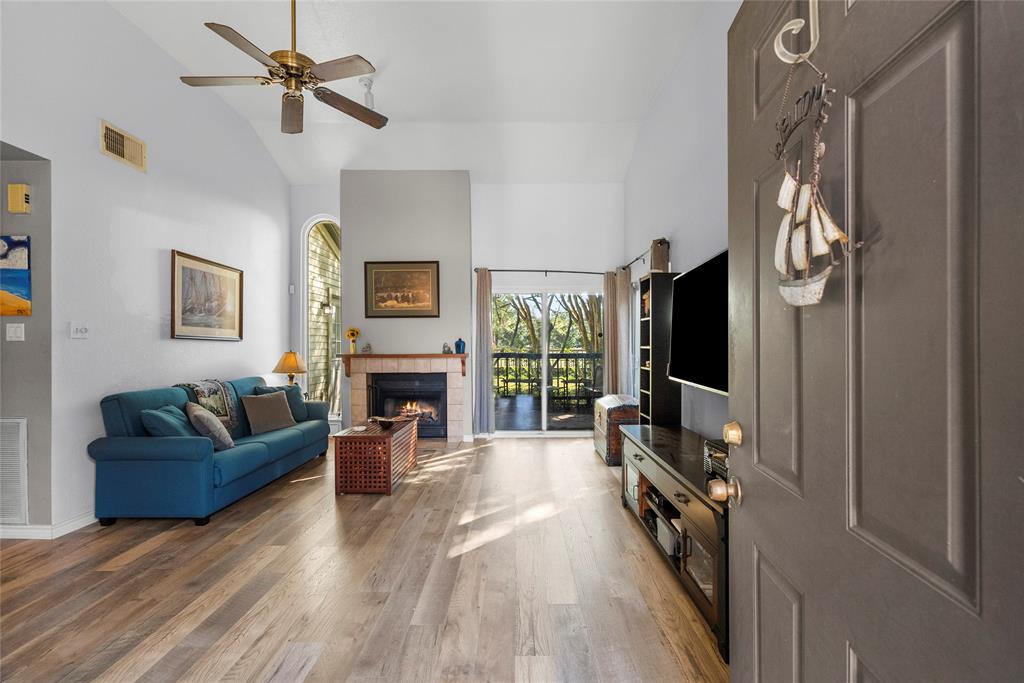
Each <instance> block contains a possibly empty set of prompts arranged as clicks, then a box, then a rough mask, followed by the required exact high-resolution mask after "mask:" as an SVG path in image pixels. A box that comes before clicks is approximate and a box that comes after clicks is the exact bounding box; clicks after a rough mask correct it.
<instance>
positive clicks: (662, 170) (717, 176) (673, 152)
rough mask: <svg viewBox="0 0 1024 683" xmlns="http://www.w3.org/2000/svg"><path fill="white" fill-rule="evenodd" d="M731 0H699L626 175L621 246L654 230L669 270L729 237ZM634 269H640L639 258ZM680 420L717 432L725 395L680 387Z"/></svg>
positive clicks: (647, 239) (633, 246) (631, 249)
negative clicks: (665, 246)
mask: <svg viewBox="0 0 1024 683" xmlns="http://www.w3.org/2000/svg"><path fill="white" fill-rule="evenodd" d="M739 5H740V3H739V2H738V0H721V1H720V2H710V3H704V5H703V9H702V13H701V16H700V17H699V19H698V20H697V24H696V26H695V27H694V28H693V29H692V30H691V31H689V33H688V34H687V40H686V47H685V48H684V49H683V50H682V51H681V53H680V55H679V57H678V59H677V60H676V62H675V63H674V64H673V66H672V68H671V69H670V70H669V74H668V76H667V78H666V79H665V82H664V83H663V84H662V86H661V88H660V89H659V90H658V94H657V95H656V96H655V98H654V101H653V103H652V106H651V112H650V114H649V115H648V116H647V118H646V120H644V121H643V122H642V123H641V125H640V130H639V133H638V135H637V141H636V147H635V149H634V151H633V159H632V161H631V163H630V165H629V170H628V171H627V173H626V181H625V216H626V218H625V251H626V253H627V254H629V257H630V258H632V257H633V256H635V255H636V254H639V253H640V252H642V251H643V250H644V249H646V248H647V247H648V246H649V245H650V243H651V240H653V239H655V238H657V237H666V238H668V240H669V242H670V244H671V251H670V258H671V266H672V270H674V271H679V272H685V271H687V270H689V269H690V268H692V267H694V266H696V265H698V264H700V263H702V262H704V261H706V260H707V259H708V258H710V257H711V256H714V255H715V254H717V253H718V252H720V251H722V250H723V249H725V248H726V246H727V244H728V227H727V226H728V148H727V144H728V130H727V124H728V113H727V112H728V109H727V104H728V102H727V98H728V96H727V91H726V85H727V73H726V66H727V56H728V31H729V26H730V24H732V20H733V18H734V17H735V16H736V11H737V10H738V9H739ZM632 272H633V277H634V279H636V278H638V277H639V276H640V275H643V274H644V273H645V272H646V267H645V266H644V265H643V264H642V263H639V262H638V263H637V264H636V265H634V267H633V271H632ZM682 392H683V419H682V422H683V425H685V426H687V427H689V428H690V429H693V430H695V431H697V432H699V433H701V434H703V435H705V436H711V437H715V438H718V437H717V434H720V433H721V432H720V430H721V425H722V424H723V423H724V422H726V421H727V417H726V416H727V413H728V399H726V398H725V397H723V396H719V395H717V394H713V393H711V392H707V391H703V390H701V389H695V388H691V387H685V386H684V387H683V389H682Z"/></svg>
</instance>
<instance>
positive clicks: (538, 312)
mask: <svg viewBox="0 0 1024 683" xmlns="http://www.w3.org/2000/svg"><path fill="white" fill-rule="evenodd" d="M491 301H492V303H491V326H492V329H493V332H494V340H493V345H492V347H491V348H492V349H493V352H492V357H493V359H494V428H495V429H497V430H498V431H500V432H504V431H536V430H539V429H541V427H542V425H543V398H542V395H543V391H542V388H543V374H544V373H543V368H542V366H541V359H542V357H543V355H542V354H541V342H542V339H543V332H542V330H543V329H544V324H543V317H544V316H543V310H544V295H543V294H541V293H535V294H495V295H494V297H493V298H492V300H491Z"/></svg>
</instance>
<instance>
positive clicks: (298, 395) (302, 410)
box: [255, 384, 309, 422]
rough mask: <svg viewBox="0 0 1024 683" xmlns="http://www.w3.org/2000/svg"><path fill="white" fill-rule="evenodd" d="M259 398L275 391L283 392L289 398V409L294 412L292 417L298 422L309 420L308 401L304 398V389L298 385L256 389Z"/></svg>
mask: <svg viewBox="0 0 1024 683" xmlns="http://www.w3.org/2000/svg"><path fill="white" fill-rule="evenodd" d="M255 391H256V395H257V396H263V395H264V394H271V393H273V392H275V391H283V392H284V395H285V396H286V397H287V398H288V407H289V408H290V409H291V411H292V417H294V418H295V421H296V422H304V421H305V420H308V419H309V410H308V409H307V408H306V400H305V399H304V398H302V387H300V386H299V385H298V384H289V385H288V386H283V387H256V389H255Z"/></svg>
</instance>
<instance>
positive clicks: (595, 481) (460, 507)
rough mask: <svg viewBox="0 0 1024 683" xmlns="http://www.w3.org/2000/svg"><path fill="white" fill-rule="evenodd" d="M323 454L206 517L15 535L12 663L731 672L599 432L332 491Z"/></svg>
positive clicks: (22, 668)
mask: <svg viewBox="0 0 1024 683" xmlns="http://www.w3.org/2000/svg"><path fill="white" fill-rule="evenodd" d="M329 460H330V458H328V462H325V461H324V460H323V459H317V460H315V461H313V462H311V463H309V464H307V465H305V466H303V467H301V468H299V469H298V470H296V471H295V472H293V473H292V474H291V475H289V476H286V477H284V478H283V479H281V480H278V481H277V482H274V483H273V484H271V485H270V486H268V487H266V488H264V489H263V490H261V491H258V492H256V493H254V494H253V495H251V496H249V497H247V498H245V499H244V500H242V501H240V502H239V503H236V504H235V505H233V506H231V507H229V508H227V509H226V510H223V511H221V512H219V513H217V514H215V515H214V516H213V518H212V519H211V521H210V524H209V525H208V526H205V527H196V526H194V525H193V524H192V523H191V522H188V521H182V522H178V521H173V520H121V521H119V522H118V523H117V524H116V525H114V526H112V527H106V528H100V527H99V526H98V525H93V526H92V527H89V528H87V529H84V530H82V531H79V532H76V533H74V534H70V535H68V536H64V537H62V538H60V539H58V540H56V541H51V542H45V541H5V542H4V543H3V545H2V549H0V655H2V658H0V675H2V678H3V679H4V680H12V681H13V680H24V681H50V680H69V681H77V680H103V681H130V680H139V679H141V680H146V681H169V680H190V681H212V680H222V679H231V680H240V681H248V680H260V681H300V680H303V679H305V680H324V681H327V680H329V681H340V680H352V681H360V680H422V681H433V680H493V681H513V680H515V681H527V680H537V681H542V680H566V681H592V680H649V681H667V680H683V681H725V680H726V679H727V678H728V673H727V668H726V666H725V665H724V664H723V663H722V662H721V660H720V659H719V657H718V655H717V652H716V650H715V646H714V643H713V640H712V638H711V635H710V633H709V631H708V629H707V627H706V625H705V624H704V622H703V621H702V619H701V617H700V615H699V613H698V612H697V610H696V608H695V607H694V606H693V605H692V604H691V603H690V601H689V599H688V597H687V596H686V594H685V593H684V591H683V589H682V587H681V586H680V585H679V584H678V582H677V580H676V579H675V577H674V576H672V574H671V573H670V571H669V569H668V568H667V567H666V566H665V563H664V562H663V561H662V560H661V559H660V558H659V557H658V556H657V553H656V550H655V548H654V546H653V545H652V543H651V541H650V540H649V539H648V538H646V537H645V536H644V535H643V531H642V530H641V529H640V527H639V525H638V523H637V522H636V521H634V520H631V519H630V518H629V517H628V516H627V514H626V511H625V510H624V509H623V508H622V506H621V505H620V502H619V493H618V479H617V477H618V476H619V470H618V468H608V467H605V466H604V464H603V463H602V462H601V461H600V460H599V459H598V458H597V456H596V455H595V454H594V453H593V450H592V448H591V442H590V441H589V440H584V439H547V440H544V439H499V440H495V441H490V442H477V443H476V444H475V446H471V445H469V444H462V445H450V446H449V445H445V444H441V443H431V442H425V443H423V444H422V447H421V455H420V465H419V467H418V468H417V469H416V470H414V471H413V472H412V473H410V475H409V477H408V478H407V479H406V481H405V482H404V483H403V485H401V486H400V487H399V488H398V490H397V491H396V493H395V495H393V496H391V497H390V498H388V497H382V496H366V495H363V496H357V495H350V496H340V497H338V498H335V496H334V491H333V483H332V479H331V476H332V473H333V464H332V463H331V462H329ZM641 578H642V580H639V579H641Z"/></svg>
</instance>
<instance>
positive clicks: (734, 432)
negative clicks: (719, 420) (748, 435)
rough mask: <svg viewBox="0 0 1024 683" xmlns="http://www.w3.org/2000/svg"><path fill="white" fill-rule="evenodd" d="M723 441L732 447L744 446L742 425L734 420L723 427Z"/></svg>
mask: <svg viewBox="0 0 1024 683" xmlns="http://www.w3.org/2000/svg"><path fill="white" fill-rule="evenodd" d="M722 440H723V441H725V442H726V443H727V444H729V445H730V446H740V445H742V444H743V427H740V423H739V422H736V421H735V420H733V421H732V422H729V423H727V424H725V425H722Z"/></svg>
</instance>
